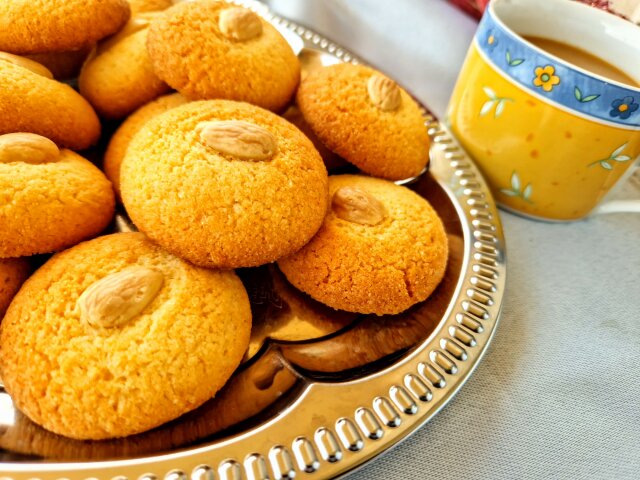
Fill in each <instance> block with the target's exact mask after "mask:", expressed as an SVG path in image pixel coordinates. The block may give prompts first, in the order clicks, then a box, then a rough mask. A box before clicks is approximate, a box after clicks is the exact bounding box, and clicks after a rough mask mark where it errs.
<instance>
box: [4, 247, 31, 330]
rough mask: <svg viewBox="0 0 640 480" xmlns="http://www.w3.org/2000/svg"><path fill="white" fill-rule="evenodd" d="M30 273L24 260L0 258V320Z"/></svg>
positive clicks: (27, 263)
mask: <svg viewBox="0 0 640 480" xmlns="http://www.w3.org/2000/svg"><path fill="white" fill-rule="evenodd" d="M30 272H31V266H30V265H29V262H28V261H27V259H26V258H0V320H2V317H3V316H4V312H6V311H7V307H8V306H9V304H10V303H11V300H12V299H13V297H14V295H15V294H16V293H18V290H20V285H22V282H24V281H25V280H26V279H27V278H28V277H29V273H30Z"/></svg>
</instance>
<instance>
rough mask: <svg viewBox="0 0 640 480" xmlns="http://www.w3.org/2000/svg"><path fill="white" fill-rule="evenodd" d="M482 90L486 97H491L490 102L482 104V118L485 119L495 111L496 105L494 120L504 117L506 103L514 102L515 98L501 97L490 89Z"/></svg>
mask: <svg viewBox="0 0 640 480" xmlns="http://www.w3.org/2000/svg"><path fill="white" fill-rule="evenodd" d="M482 90H484V93H485V95H486V96H487V97H489V100H488V101H486V102H484V103H483V104H482V108H480V116H481V117H484V116H485V115H486V114H487V113H489V112H490V111H491V110H493V107H494V105H495V107H496V108H495V110H494V112H493V118H497V117H499V116H500V115H502V112H503V111H504V105H505V103H506V102H514V100H513V98H508V97H499V96H498V95H497V94H496V92H494V91H493V90H492V89H491V88H489V87H482Z"/></svg>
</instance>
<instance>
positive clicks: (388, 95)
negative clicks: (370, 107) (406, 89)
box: [367, 73, 402, 112]
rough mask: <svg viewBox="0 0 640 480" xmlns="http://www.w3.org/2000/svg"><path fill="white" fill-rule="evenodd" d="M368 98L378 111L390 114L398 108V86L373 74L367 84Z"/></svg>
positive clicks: (400, 99)
mask: <svg viewBox="0 0 640 480" xmlns="http://www.w3.org/2000/svg"><path fill="white" fill-rule="evenodd" d="M367 91H368V92H369V98H370V99H371V101H372V102H373V104H374V105H375V106H376V107H378V108H379V109H380V110H382V111H385V112H391V111H393V110H396V109H398V107H400V102H401V101H402V97H401V95H400V87H398V84H397V83H396V82H394V81H393V80H391V79H390V78H387V77H385V76H384V75H381V74H379V73H374V74H373V75H371V77H370V78H369V82H368V83H367Z"/></svg>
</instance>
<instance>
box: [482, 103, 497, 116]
mask: <svg viewBox="0 0 640 480" xmlns="http://www.w3.org/2000/svg"><path fill="white" fill-rule="evenodd" d="M493 102H494V101H493V100H489V101H488V102H485V103H484V105H482V108H481V109H480V116H481V117H484V116H485V115H486V114H487V113H489V112H490V111H491V108H493Z"/></svg>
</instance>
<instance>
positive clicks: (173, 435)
mask: <svg viewBox="0 0 640 480" xmlns="http://www.w3.org/2000/svg"><path fill="white" fill-rule="evenodd" d="M412 188H413V189H414V190H416V191H417V192H418V193H419V194H421V195H422V196H424V197H425V198H427V199H428V200H429V201H430V202H431V204H432V205H434V207H435V208H436V209H437V210H438V213H439V214H440V216H441V218H442V220H443V222H444V225H445V228H446V229H447V232H448V236H449V263H448V267H447V273H446V275H445V278H444V280H443V281H442V283H441V284H440V286H439V287H438V288H437V289H436V291H435V292H434V293H433V294H432V295H431V297H429V299H427V301H425V302H423V303H421V304H418V305H416V306H414V307H413V308H411V309H409V310H407V311H406V312H404V313H402V314H400V315H394V316H381V317H379V316H375V315H357V314H353V313H347V312H340V311H336V310H333V309H331V308H328V307H326V306H324V305H322V304H320V303H318V302H316V301H314V300H313V299H311V298H310V297H308V296H307V295H305V294H304V293H302V292H299V291H298V290H296V289H295V288H294V287H293V286H291V285H290V284H289V283H288V282H287V280H286V279H285V277H284V276H283V275H282V274H281V273H280V271H279V270H278V268H277V267H276V266H275V265H270V266H266V267H260V268H256V269H246V270H242V271H240V272H239V274H240V276H241V278H242V279H243V281H244V282H245V285H246V287H247V291H248V292H249V295H250V298H251V303H252V312H253V331H252V338H251V343H250V346H249V350H248V351H247V354H246V355H245V359H244V363H243V364H242V365H241V367H240V368H239V369H238V371H236V373H235V374H234V375H233V377H232V378H231V380H230V381H229V382H228V384H227V385H226V386H225V387H224V388H223V389H222V390H221V391H220V392H219V393H218V395H217V396H216V397H215V398H213V399H211V400H209V401H208V402H206V403H205V404H204V405H202V406H201V407H200V408H198V409H196V410H194V411H192V412H190V413H187V414H185V415H183V416H182V417H180V418H178V419H176V420H174V421H172V422H169V423H167V424H165V425H163V426H161V427H158V428H156V429H154V430H151V431H149V432H145V433H142V434H139V435H134V436H131V437H127V438H122V439H116V440H107V441H78V440H71V439H67V438H65V437H61V436H58V435H55V434H53V433H50V432H48V431H46V430H44V429H42V428H41V427H39V426H37V425H36V424H34V423H33V422H31V421H30V420H29V419H28V418H27V417H25V416H24V415H22V414H21V413H20V412H18V411H16V410H14V408H13V404H12V402H11V399H10V398H9V396H8V395H7V394H6V393H4V392H2V393H0V413H1V414H2V415H1V416H0V447H1V448H3V449H5V450H6V451H7V452H5V453H4V454H3V455H2V456H3V457H5V458H3V460H6V461H12V460H17V459H18V458H19V457H18V456H17V455H15V454H22V455H29V456H34V457H36V458H41V459H49V460H52V459H53V460H98V459H114V458H127V457H132V456H139V455H142V454H159V453H163V452H168V451H170V450H174V449H177V448H186V447H190V446H193V445H196V444H203V443H205V442H207V441H212V440H214V439H220V438H225V437H228V436H230V435H233V434H236V433H239V432H242V431H245V430H247V429H248V428H250V427H252V426H255V425H259V424H260V423H262V422H264V421H265V420H266V419H268V418H272V417H274V416H276V415H277V414H278V412H279V411H281V409H282V407H283V406H286V405H287V404H289V403H291V402H292V401H293V399H295V398H296V397H297V396H298V395H299V394H300V392H301V391H302V390H303V389H304V388H305V386H306V385H308V384H309V382H313V381H325V380H331V381H340V380H347V379H351V378H354V377H361V376H364V375H368V374H371V373H373V372H375V371H378V370H380V369H382V368H385V367H387V366H389V365H390V364H391V363H392V362H393V361H395V360H397V358H398V357H399V356H401V355H403V354H404V353H405V352H407V351H408V350H409V349H410V348H411V347H414V346H416V345H418V344H419V343H420V342H422V341H423V340H426V339H427V337H429V336H430V334H431V333H432V332H433V331H434V330H435V329H436V328H437V327H438V325H439V323H440V321H441V320H442V318H443V316H444V313H445V311H446V310H447V307H448V306H449V302H450V300H451V298H452V296H453V294H454V290H455V288H456V285H457V283H458V277H459V274H460V270H461V266H462V261H463V258H462V255H463V238H462V231H461V226H460V223H459V220H458V216H457V213H456V211H455V207H454V206H453V204H452V203H451V201H450V200H449V198H448V196H447V194H446V193H445V192H444V190H442V188H441V187H440V186H439V185H438V184H437V183H436V182H435V181H434V180H433V179H432V178H431V177H430V175H424V176H423V177H422V178H421V179H420V180H419V181H418V182H417V183H416V184H415V185H413V186H412ZM8 452H11V453H8Z"/></svg>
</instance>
